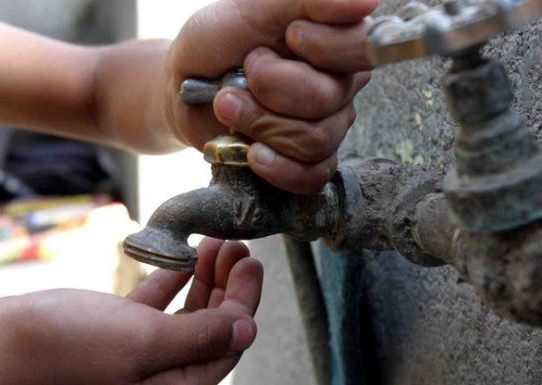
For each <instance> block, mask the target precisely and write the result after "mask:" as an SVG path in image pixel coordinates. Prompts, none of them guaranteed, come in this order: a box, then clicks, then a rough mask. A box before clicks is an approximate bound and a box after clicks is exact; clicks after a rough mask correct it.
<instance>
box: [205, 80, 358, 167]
mask: <svg viewBox="0 0 542 385" xmlns="http://www.w3.org/2000/svg"><path fill="white" fill-rule="evenodd" d="M234 99H235V101H233V100H234ZM232 101H233V103H238V104H239V105H240V107H238V110H237V111H236V112H235V113H234V114H233V115H232V114H229V112H228V111H226V110H228V109H231V106H228V104H231V103H232ZM215 111H216V114H217V116H218V117H219V119H220V120H221V121H222V122H223V124H224V125H226V126H227V127H229V128H231V129H234V130H236V131H239V132H241V133H243V134H245V135H247V136H249V137H251V138H252V139H254V140H255V141H258V142H261V143H264V144H266V145H267V146H268V147H271V148H273V149H274V150H275V151H276V152H278V153H279V154H280V155H282V156H286V157H289V158H291V159H293V160H298V161H300V162H305V163H318V162H322V161H324V160H326V159H327V158H329V157H330V156H331V155H332V154H334V153H335V152H336V151H337V148H338V147H339V145H340V143H341V141H342V140H343V138H344V136H345V135H346V132H347V130H348V128H349V127H350V126H351V125H352V124H353V123H354V120H355V118H356V111H355V108H354V106H353V104H352V103H350V104H348V105H347V106H345V107H343V109H341V110H340V111H339V112H337V113H336V114H334V115H332V116H330V117H328V118H326V119H324V120H322V121H319V122H316V121H304V120H297V119H288V118H285V117H283V116H280V115H276V114H274V113H271V112H269V111H267V110H266V109H265V108H263V107H262V106H260V105H259V104H258V103H257V102H256V101H255V100H254V99H253V98H252V97H251V95H250V94H249V93H247V92H246V91H242V90H239V89H233V88H230V89H228V90H225V91H224V92H221V93H220V94H219V95H218V97H217V99H216V100H215ZM228 114H229V116H225V115H228Z"/></svg>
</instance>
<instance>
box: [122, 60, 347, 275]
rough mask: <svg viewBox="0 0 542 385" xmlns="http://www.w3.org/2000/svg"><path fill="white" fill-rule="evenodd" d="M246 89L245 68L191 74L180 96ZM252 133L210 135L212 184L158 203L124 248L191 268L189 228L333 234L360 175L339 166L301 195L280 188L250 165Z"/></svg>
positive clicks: (192, 98) (236, 235)
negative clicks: (215, 75)
mask: <svg viewBox="0 0 542 385" xmlns="http://www.w3.org/2000/svg"><path fill="white" fill-rule="evenodd" d="M229 86H234V87H241V88H246V79H245V77H244V74H243V72H242V71H240V70H237V71H233V72H230V73H228V74H226V75H225V77H224V78H222V79H219V80H216V81H213V80H205V79H187V80H186V81H185V82H184V83H183V85H182V88H181V98H182V100H183V101H184V102H185V103H187V104H201V103H209V102H212V100H213V99H214V97H215V95H216V94H217V92H218V91H219V90H220V89H221V88H222V87H229ZM249 146H250V140H249V139H248V138H246V137H244V136H242V135H240V134H238V133H235V132H230V133H228V134H225V135H221V136H219V137H217V138H215V139H214V140H212V141H210V142H208V143H207V144H206V145H205V147H204V158H205V160H206V161H207V162H209V163H211V164H212V173H213V179H212V181H211V183H210V186H209V187H208V188H203V189H199V190H195V191H191V192H189V193H186V194H182V195H179V196H176V197H174V198H172V199H170V200H169V201H167V202H166V203H164V204H163V205H162V206H160V207H159V208H158V209H157V210H156V211H155V213H154V214H153V216H152V217H151V219H150V220H149V223H148V224H147V226H146V228H145V229H144V230H143V231H140V232H139V233H136V234H132V235H130V236H129V237H128V238H127V239H126V240H125V241H124V250H125V252H126V253H127V254H128V255H130V256H131V257H133V258H135V259H136V260H139V261H141V262H144V263H149V264H152V265H156V266H160V267H164V268H167V269H171V270H181V271H190V270H192V269H193V268H194V265H195V263H196V261H197V254H196V250H195V249H193V248H192V247H190V246H189V245H188V237H189V236H190V235H191V234H204V235H207V236H212V237H216V238H221V239H255V238H261V237H265V236H268V235H273V234H279V233H284V234H289V235H291V236H293V237H295V238H296V239H299V240H306V241H312V240H316V239H318V238H320V237H329V238H335V237H336V236H337V234H339V233H340V231H341V224H342V223H345V221H346V220H347V217H349V216H350V214H348V208H347V205H346V204H344V203H341V202H342V201H343V200H344V196H345V195H346V194H345V189H346V187H345V186H346V185H348V184H349V183H350V184H352V183H351V182H348V181H349V180H352V179H353V178H354V179H355V177H354V176H353V175H352V174H351V173H349V172H348V171H347V170H345V171H339V172H337V173H336V175H335V176H334V178H333V179H332V181H331V182H329V183H328V184H327V185H326V186H324V188H323V189H322V190H321V191H320V192H319V193H318V194H314V195H311V196H301V195H295V194H291V193H288V192H285V191H282V190H280V189H278V188H276V187H274V186H272V185H270V184H269V183H267V182H266V181H264V180H263V179H261V178H260V177H258V176H257V175H256V174H254V173H253V172H252V170H251V169H250V168H249V167H247V166H248V161H247V151H248V148H249Z"/></svg>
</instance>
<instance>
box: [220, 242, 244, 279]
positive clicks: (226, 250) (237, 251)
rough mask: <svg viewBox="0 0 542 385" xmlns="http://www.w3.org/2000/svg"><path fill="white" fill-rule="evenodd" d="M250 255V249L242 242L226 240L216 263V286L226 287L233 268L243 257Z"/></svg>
mask: <svg viewBox="0 0 542 385" xmlns="http://www.w3.org/2000/svg"><path fill="white" fill-rule="evenodd" d="M248 256H250V251H249V249H248V247H246V246H245V245H244V244H243V243H241V242H226V243H224V245H223V246H222V247H221V248H220V251H219V252H218V257H217V259H216V265H215V287H219V288H222V289H225V288H226V284H227V282H228V277H229V275H230V272H231V270H232V268H233V267H234V266H235V264H236V263H237V262H239V261H240V260H241V259H243V258H247V257H248Z"/></svg>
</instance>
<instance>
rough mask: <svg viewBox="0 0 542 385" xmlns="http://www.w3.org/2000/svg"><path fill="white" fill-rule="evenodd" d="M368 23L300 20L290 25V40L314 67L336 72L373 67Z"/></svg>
mask: <svg viewBox="0 0 542 385" xmlns="http://www.w3.org/2000/svg"><path fill="white" fill-rule="evenodd" d="M366 30H367V26H366V24H365V23H358V24H354V25H345V26H339V25H327V24H319V23H314V22H311V21H308V20H296V21H294V22H293V23H292V24H290V25H289V26H288V29H287V31H286V42H287V44H288V47H289V48H290V50H292V52H294V53H295V54H296V55H298V56H299V57H301V58H303V59H304V60H307V61H308V62H309V63H311V64H312V65H313V66H314V67H316V68H320V69H323V70H326V71H333V72H360V71H367V70H370V69H371V68H372V66H371V64H370V62H369V58H368V57H367V55H366V52H367V50H366V44H367V41H366Z"/></svg>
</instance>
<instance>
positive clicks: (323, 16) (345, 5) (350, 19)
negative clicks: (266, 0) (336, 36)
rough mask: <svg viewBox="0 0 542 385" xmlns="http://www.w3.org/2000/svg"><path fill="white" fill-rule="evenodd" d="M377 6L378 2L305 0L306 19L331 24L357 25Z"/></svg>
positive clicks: (375, 0)
mask: <svg viewBox="0 0 542 385" xmlns="http://www.w3.org/2000/svg"><path fill="white" fill-rule="evenodd" d="M377 5H378V1H377V0H304V7H305V12H306V14H307V17H305V19H306V18H309V19H311V20H313V21H316V22H320V23H331V24H351V23H357V22H360V21H361V20H363V18H364V17H365V16H367V15H370V14H371V13H372V12H373V11H374V10H375V8H376V7H377ZM296 19H301V18H300V17H298V18H296Z"/></svg>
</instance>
